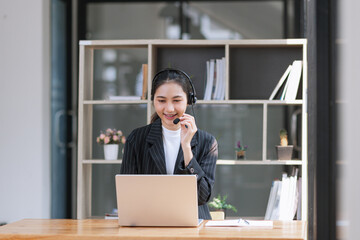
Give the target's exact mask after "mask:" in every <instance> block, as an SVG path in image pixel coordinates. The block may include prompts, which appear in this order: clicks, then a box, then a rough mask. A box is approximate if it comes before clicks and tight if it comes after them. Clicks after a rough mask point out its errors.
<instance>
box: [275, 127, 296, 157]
mask: <svg viewBox="0 0 360 240" xmlns="http://www.w3.org/2000/svg"><path fill="white" fill-rule="evenodd" d="M275 147H276V154H277V158H278V160H291V157H292V152H293V147H294V146H293V145H288V136H287V131H286V130H285V129H281V130H280V145H278V146H275Z"/></svg>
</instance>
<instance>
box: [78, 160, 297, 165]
mask: <svg viewBox="0 0 360 240" xmlns="http://www.w3.org/2000/svg"><path fill="white" fill-rule="evenodd" d="M82 163H83V164H121V163H122V160H104V159H94V160H83V161H82ZM216 165H302V161H301V160H265V161H260V160H222V159H218V160H217V162H216Z"/></svg>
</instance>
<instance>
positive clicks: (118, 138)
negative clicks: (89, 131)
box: [96, 128, 126, 160]
mask: <svg viewBox="0 0 360 240" xmlns="http://www.w3.org/2000/svg"><path fill="white" fill-rule="evenodd" d="M125 141H126V138H125V136H124V135H123V133H122V131H121V130H116V129H111V128H108V129H106V131H105V132H103V131H100V135H99V136H98V137H97V138H96V142H97V143H99V144H101V145H104V157H105V160H117V159H118V152H119V145H120V144H125Z"/></svg>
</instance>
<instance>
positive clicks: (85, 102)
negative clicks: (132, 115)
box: [83, 100, 148, 105]
mask: <svg viewBox="0 0 360 240" xmlns="http://www.w3.org/2000/svg"><path fill="white" fill-rule="evenodd" d="M83 103H84V104H88V105H100V104H106V105H107V104H146V103H148V101H147V100H126V101H115V100H84V101H83Z"/></svg>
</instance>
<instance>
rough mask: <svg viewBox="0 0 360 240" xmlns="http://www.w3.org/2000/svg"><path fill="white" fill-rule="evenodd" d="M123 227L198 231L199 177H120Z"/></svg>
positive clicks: (117, 177) (120, 215)
mask: <svg viewBox="0 0 360 240" xmlns="http://www.w3.org/2000/svg"><path fill="white" fill-rule="evenodd" d="M115 181H116V199H117V207H118V216H119V225H120V226H162V227H170V226H176V227H196V226H198V225H199V224H200V223H201V221H202V220H199V219H198V205H197V203H198V201H197V179H196V176H195V175H122V174H121V175H120V174H118V175H116V176H115Z"/></svg>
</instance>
